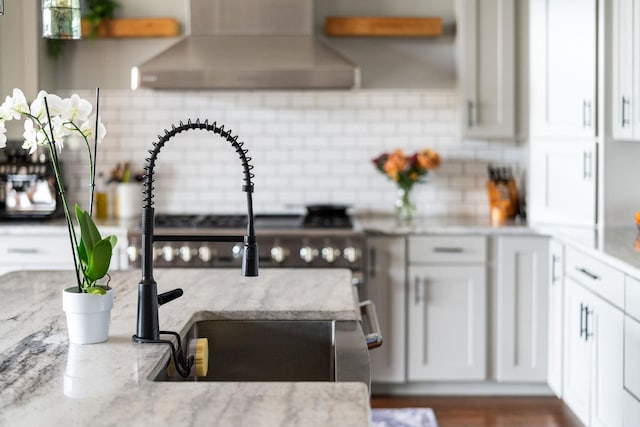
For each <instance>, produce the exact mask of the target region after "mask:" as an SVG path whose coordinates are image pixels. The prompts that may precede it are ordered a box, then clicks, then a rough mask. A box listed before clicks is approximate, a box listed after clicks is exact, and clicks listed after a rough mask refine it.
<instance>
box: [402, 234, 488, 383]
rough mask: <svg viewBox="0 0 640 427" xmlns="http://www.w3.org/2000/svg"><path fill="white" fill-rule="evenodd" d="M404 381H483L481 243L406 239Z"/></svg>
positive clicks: (476, 239) (440, 238)
mask: <svg viewBox="0 0 640 427" xmlns="http://www.w3.org/2000/svg"><path fill="white" fill-rule="evenodd" d="M408 256H409V269H408V279H409V280H408V284H409V289H408V298H407V304H408V325H410V327H409V333H408V343H407V348H408V358H407V360H408V367H407V368H408V379H409V380H410V381H429V380H438V381H447V380H454V381H455V380H483V379H485V378H486V353H487V352H486V336H487V320H486V319H487V308H486V307H487V304H486V299H487V295H486V294H487V289H486V266H485V263H486V239H485V238H484V237H482V236H410V237H409V249H408Z"/></svg>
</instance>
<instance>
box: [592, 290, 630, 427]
mask: <svg viewBox="0 0 640 427" xmlns="http://www.w3.org/2000/svg"><path fill="white" fill-rule="evenodd" d="M623 324H624V314H623V312H622V311H621V310H619V309H618V308H616V307H614V306H613V305H611V304H609V303H608V302H606V301H605V300H603V299H601V298H599V297H597V296H595V295H594V296H593V298H592V300H591V303H590V305H589V306H588V307H587V311H586V319H585V328H586V333H587V338H588V342H589V344H590V345H591V346H592V347H593V348H592V354H593V369H592V377H591V402H590V403H591V404H590V406H591V427H611V426H620V425H622V408H623V406H622V399H623V394H622V391H623V369H622V368H623V366H624V364H623V333H624V332H623ZM638 421H639V422H640V420H638Z"/></svg>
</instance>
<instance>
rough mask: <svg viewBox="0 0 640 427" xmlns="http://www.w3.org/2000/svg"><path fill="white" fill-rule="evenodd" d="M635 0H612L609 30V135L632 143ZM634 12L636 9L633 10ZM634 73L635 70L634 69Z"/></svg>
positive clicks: (634, 134)
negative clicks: (610, 65) (610, 69)
mask: <svg viewBox="0 0 640 427" xmlns="http://www.w3.org/2000/svg"><path fill="white" fill-rule="evenodd" d="M633 2H634V0H613V2H612V12H613V16H612V19H613V25H612V26H611V31H612V46H611V47H612V49H611V51H612V56H613V64H612V74H613V78H612V83H613V94H612V102H613V105H612V106H611V107H612V109H611V113H612V126H613V128H612V132H613V137H614V139H621V140H632V139H635V138H636V137H637V135H636V132H637V133H640V128H639V129H635V128H634V121H633V120H632V118H633V117H634V113H635V110H636V109H637V108H636V103H637V102H638V98H636V96H635V94H634V60H635V57H636V56H638V55H635V54H634V25H633V24H634V5H633ZM635 9H638V7H636V8H635ZM636 70H637V68H636Z"/></svg>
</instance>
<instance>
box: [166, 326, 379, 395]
mask: <svg viewBox="0 0 640 427" xmlns="http://www.w3.org/2000/svg"><path fill="white" fill-rule="evenodd" d="M197 338H208V340H209V370H208V374H207V376H206V377H194V376H189V377H187V378H183V377H181V376H180V375H178V374H177V373H174V371H173V370H172V369H171V368H169V363H168V362H165V363H164V366H161V367H160V371H159V374H158V375H157V376H156V377H155V381H361V382H364V383H366V384H367V385H369V382H370V372H369V352H368V350H367V346H366V343H365V340H364V334H363V332H362V329H361V327H360V324H359V323H358V322H355V321H287V320H202V321H198V322H196V323H194V324H193V326H192V327H191V328H190V329H189V332H188V334H187V336H186V340H184V341H185V342H184V343H183V344H184V345H185V346H186V348H188V346H189V341H190V340H193V339H197Z"/></svg>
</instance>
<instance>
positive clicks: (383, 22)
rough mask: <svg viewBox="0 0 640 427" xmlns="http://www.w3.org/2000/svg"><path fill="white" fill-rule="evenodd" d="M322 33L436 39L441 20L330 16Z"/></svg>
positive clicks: (439, 33)
mask: <svg viewBox="0 0 640 427" xmlns="http://www.w3.org/2000/svg"><path fill="white" fill-rule="evenodd" d="M324 32H325V34H326V35H327V36H350V37H352V36H360V37H362V36H365V37H438V36H441V35H442V19H441V18H430V17H425V18H403V17H373V16H353V17H338V16H330V17H327V18H326V20H325V26H324Z"/></svg>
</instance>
